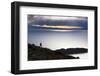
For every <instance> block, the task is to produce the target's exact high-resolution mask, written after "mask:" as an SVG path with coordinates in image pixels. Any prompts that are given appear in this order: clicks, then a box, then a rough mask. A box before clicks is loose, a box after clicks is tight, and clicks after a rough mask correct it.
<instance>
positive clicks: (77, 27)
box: [41, 25, 82, 29]
mask: <svg viewBox="0 0 100 76" xmlns="http://www.w3.org/2000/svg"><path fill="white" fill-rule="evenodd" d="M41 27H44V28H58V29H79V28H82V27H80V26H68V25H67V26H61V25H58V26H49V25H43V26H41Z"/></svg>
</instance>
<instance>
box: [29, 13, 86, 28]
mask: <svg viewBox="0 0 100 76" xmlns="http://www.w3.org/2000/svg"><path fill="white" fill-rule="evenodd" d="M87 21H88V18H87V17H72V16H43V15H28V25H30V26H33V27H38V28H57V29H58V28H59V29H60V28H61V29H68V28H69V29H71V28H72V29H80V28H81V29H82V28H83V29H87V24H88V23H87Z"/></svg>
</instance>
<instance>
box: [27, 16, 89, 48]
mask: <svg viewBox="0 0 100 76" xmlns="http://www.w3.org/2000/svg"><path fill="white" fill-rule="evenodd" d="M27 19H28V43H33V44H35V45H38V46H39V43H42V45H43V47H47V48H50V49H60V48H73V47H83V48H87V47H88V46H87V44H88V43H87V42H88V40H87V29H88V18H87V17H78V16H56V15H28V17H27Z"/></svg>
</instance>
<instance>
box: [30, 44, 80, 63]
mask: <svg viewBox="0 0 100 76" xmlns="http://www.w3.org/2000/svg"><path fill="white" fill-rule="evenodd" d="M61 51H63V52H61ZM64 51H65V50H62V49H59V50H56V51H55V50H51V49H48V48H43V47H40V46H36V45H35V44H28V60H29V61H32V60H53V59H79V57H74V56H71V55H66V54H65V53H64Z"/></svg>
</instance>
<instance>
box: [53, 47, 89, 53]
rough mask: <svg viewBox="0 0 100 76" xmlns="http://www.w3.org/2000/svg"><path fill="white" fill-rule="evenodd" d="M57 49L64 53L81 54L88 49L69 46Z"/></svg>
mask: <svg viewBox="0 0 100 76" xmlns="http://www.w3.org/2000/svg"><path fill="white" fill-rule="evenodd" d="M55 51H57V52H60V53H62V54H81V53H87V52H88V49H86V48H68V49H58V50H55Z"/></svg>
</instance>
